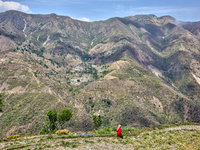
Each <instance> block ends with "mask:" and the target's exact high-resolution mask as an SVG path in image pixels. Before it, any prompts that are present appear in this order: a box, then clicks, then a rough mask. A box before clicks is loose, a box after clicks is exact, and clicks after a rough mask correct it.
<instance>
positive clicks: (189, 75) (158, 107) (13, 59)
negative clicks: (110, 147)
mask: <svg viewBox="0 0 200 150" xmlns="http://www.w3.org/2000/svg"><path fill="white" fill-rule="evenodd" d="M199 63H200V22H182V21H178V20H176V19H175V18H173V17H171V16H163V17H156V16H155V15H136V16H129V17H125V18H119V17H116V18H111V19H108V20H105V21H95V22H83V21H79V20H75V19H72V18H70V17H68V16H58V15H56V14H49V15H39V14H38V15H35V14H25V13H22V12H18V11H7V12H3V13H0V93H2V94H3V95H4V97H3V104H4V107H3V112H2V113H1V114H0V131H1V132H0V136H8V135H13V134H20V135H34V134H38V133H39V131H40V130H41V129H42V126H43V125H44V124H45V116H46V114H47V112H48V111H49V110H54V109H56V110H58V111H60V110H62V109H70V110H71V111H72V112H73V117H72V119H71V120H70V121H69V122H67V123H66V125H65V127H66V128H69V129H70V130H75V131H90V130H93V121H92V115H101V116H102V119H103V126H116V125H118V124H121V125H122V126H136V127H138V126H157V125H159V124H167V123H179V122H197V123H199V122H200V101H199V99H200V92H199V90H200V67H199V66H200V65H199Z"/></svg>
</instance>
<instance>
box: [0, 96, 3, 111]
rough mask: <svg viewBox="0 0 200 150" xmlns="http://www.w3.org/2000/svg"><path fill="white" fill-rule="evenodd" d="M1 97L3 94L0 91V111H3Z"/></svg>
mask: <svg viewBox="0 0 200 150" xmlns="http://www.w3.org/2000/svg"><path fill="white" fill-rule="evenodd" d="M2 97H3V95H2V94H1V93H0V112H3V110H2V107H3V102H2Z"/></svg>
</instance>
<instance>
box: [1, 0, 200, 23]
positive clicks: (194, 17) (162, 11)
mask: <svg viewBox="0 0 200 150" xmlns="http://www.w3.org/2000/svg"><path fill="white" fill-rule="evenodd" d="M7 10H18V11H22V12H25V13H31V14H51V13H55V14H57V15H64V16H70V17H72V18H74V19H79V20H83V21H99V20H106V19H109V18H112V17H126V16H134V15H137V14H154V15H156V16H158V17H160V16H165V15H170V16H172V17H174V18H176V19H177V20H180V21H200V1H199V0H0V12H5V11H7Z"/></svg>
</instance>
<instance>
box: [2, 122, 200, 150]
mask: <svg viewBox="0 0 200 150" xmlns="http://www.w3.org/2000/svg"><path fill="white" fill-rule="evenodd" d="M186 124H187V125H182V124H176V125H170V124H168V125H163V126H162V127H161V126H160V127H159V128H160V129H159V128H128V127H123V128H122V133H123V135H124V139H117V137H116V127H106V128H102V129H99V130H95V131H94V132H93V136H92V137H91V136H78V133H76V132H69V133H68V130H65V131H67V134H62V133H63V131H64V130H62V131H61V130H60V131H59V132H62V133H61V134H60V133H59V134H55V135H54V134H53V135H45V136H33V137H18V138H17V139H13V138H7V139H4V140H1V141H0V149H30V148H35V149H62V148H77V149H113V148H114V149H119V148H120V149H129V148H130V149H133V148H134V149H152V150H153V149H166V150H168V149H184V150H193V149H194V150H196V149H199V147H200V144H199V140H200V126H199V125H196V124H194V123H186ZM65 131H64V132H65ZM57 132H58V131H57ZM65 133H66V132H65Z"/></svg>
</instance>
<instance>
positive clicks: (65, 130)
mask: <svg viewBox="0 0 200 150" xmlns="http://www.w3.org/2000/svg"><path fill="white" fill-rule="evenodd" d="M68 133H69V130H67V129H64V130H58V131H56V134H68Z"/></svg>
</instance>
